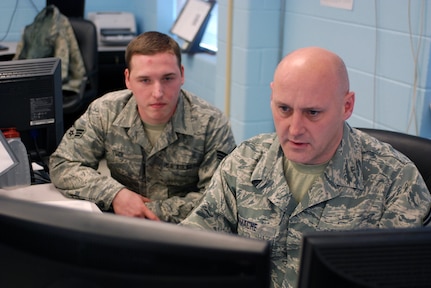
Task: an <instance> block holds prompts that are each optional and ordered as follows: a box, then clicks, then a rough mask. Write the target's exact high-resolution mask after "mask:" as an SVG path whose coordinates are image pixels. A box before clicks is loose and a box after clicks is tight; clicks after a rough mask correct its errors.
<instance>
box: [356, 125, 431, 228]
mask: <svg viewBox="0 0 431 288" xmlns="http://www.w3.org/2000/svg"><path fill="white" fill-rule="evenodd" d="M358 129H359V130H361V131H364V132H365V133H368V134H369V135H371V136H373V137H375V138H377V139H378V140H380V141H383V142H386V143H389V144H391V145H392V147H394V148H395V149H397V150H398V151H400V152H401V153H403V154H404V155H406V156H407V157H409V158H410V160H412V161H413V163H415V165H416V167H417V168H418V170H419V172H420V173H421V175H422V177H423V178H424V180H425V183H426V185H427V187H428V190H429V191H430V192H431V140H430V139H426V138H423V137H418V136H414V135H409V134H405V133H401V132H394V131H387V130H379V129H372V128H358ZM430 221H431V215H428V217H427V218H426V219H425V220H424V222H426V223H425V224H428V223H429V222H430Z"/></svg>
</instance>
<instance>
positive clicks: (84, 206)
mask: <svg viewBox="0 0 431 288" xmlns="http://www.w3.org/2000/svg"><path fill="white" fill-rule="evenodd" d="M40 203H43V204H48V205H54V206H59V207H64V208H70V209H78V210H84V211H89V212H92V211H93V209H92V207H91V203H90V202H88V201H84V200H73V201H70V200H65V201H41V202H40Z"/></svg>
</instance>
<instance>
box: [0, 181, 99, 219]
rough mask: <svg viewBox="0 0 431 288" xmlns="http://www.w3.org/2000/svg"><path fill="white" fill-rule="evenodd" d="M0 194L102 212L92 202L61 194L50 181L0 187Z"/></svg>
mask: <svg viewBox="0 0 431 288" xmlns="http://www.w3.org/2000/svg"><path fill="white" fill-rule="evenodd" d="M0 195H2V196H7V197H11V198H15V199H21V200H30V201H35V202H43V203H45V204H52V205H57V206H63V207H69V208H76V209H83V210H87V211H92V212H99V213H102V212H101V211H100V209H99V208H98V207H97V205H96V204H94V203H91V202H88V201H84V200H78V199H72V198H67V197H65V196H63V194H61V193H60V192H59V191H58V190H57V189H56V188H55V187H54V185H53V184H52V183H49V184H39V185H30V186H27V187H18V188H7V189H2V188H0Z"/></svg>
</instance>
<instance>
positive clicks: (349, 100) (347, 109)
mask: <svg viewBox="0 0 431 288" xmlns="http://www.w3.org/2000/svg"><path fill="white" fill-rule="evenodd" d="M354 106H355V92H353V91H350V92H349V93H347V94H346V96H344V120H347V119H349V118H350V116H352V114H353V107H354Z"/></svg>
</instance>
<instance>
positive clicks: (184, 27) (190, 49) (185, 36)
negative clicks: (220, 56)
mask: <svg viewBox="0 0 431 288" xmlns="http://www.w3.org/2000/svg"><path fill="white" fill-rule="evenodd" d="M214 5H215V1H214V0H208V1H207V0H187V2H186V4H184V7H183V8H182V10H181V12H180V14H179V15H178V17H177V19H176V20H175V22H174V24H173V25H172V27H171V30H170V32H171V33H172V34H174V35H176V36H178V37H179V38H180V39H181V40H182V43H181V44H180V45H181V50H182V52H184V53H190V54H193V53H198V52H208V53H214V51H211V50H208V49H206V48H204V47H201V46H200V43H201V40H202V37H203V35H204V33H205V29H206V27H207V25H208V22H209V19H210V17H211V10H212V9H213V7H214Z"/></svg>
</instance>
